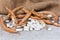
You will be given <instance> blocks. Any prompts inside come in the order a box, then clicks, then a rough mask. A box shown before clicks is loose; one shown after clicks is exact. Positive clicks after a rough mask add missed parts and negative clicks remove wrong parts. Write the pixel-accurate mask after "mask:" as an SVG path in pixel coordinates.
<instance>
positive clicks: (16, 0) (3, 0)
mask: <svg viewBox="0 0 60 40" xmlns="http://www.w3.org/2000/svg"><path fill="white" fill-rule="evenodd" d="M29 1H30V3H28V4H26V2H29ZM50 1H52V3H54V2H55V3H56V4H57V5H54V4H53V5H51V6H47V7H45V8H42V9H41V10H40V11H52V12H55V13H56V14H57V15H58V16H60V0H0V14H7V10H6V9H5V7H8V8H9V9H11V10H12V9H14V8H16V7H18V6H25V5H26V6H29V5H31V4H32V3H34V4H36V3H46V4H48V3H47V2H50ZM42 5H44V4H42ZM49 5H50V4H49ZM41 7H42V6H41Z"/></svg>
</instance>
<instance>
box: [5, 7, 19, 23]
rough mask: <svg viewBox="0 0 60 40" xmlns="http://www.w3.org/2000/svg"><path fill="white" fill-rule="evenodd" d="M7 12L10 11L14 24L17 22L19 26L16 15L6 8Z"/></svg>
mask: <svg viewBox="0 0 60 40" xmlns="http://www.w3.org/2000/svg"><path fill="white" fill-rule="evenodd" d="M6 10H7V11H9V13H10V14H11V17H13V18H14V22H15V23H16V24H18V20H17V18H16V16H15V14H14V13H13V12H12V11H11V10H10V9H9V8H7V7H6Z"/></svg>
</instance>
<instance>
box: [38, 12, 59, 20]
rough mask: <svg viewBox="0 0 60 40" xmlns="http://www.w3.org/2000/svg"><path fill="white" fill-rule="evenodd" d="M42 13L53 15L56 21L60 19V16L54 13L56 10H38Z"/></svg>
mask: <svg viewBox="0 0 60 40" xmlns="http://www.w3.org/2000/svg"><path fill="white" fill-rule="evenodd" d="M38 13H40V14H44V15H47V16H48V15H52V17H53V19H54V20H55V21H59V17H58V16H57V15H56V14H55V13H54V12H50V11H41V12H38Z"/></svg>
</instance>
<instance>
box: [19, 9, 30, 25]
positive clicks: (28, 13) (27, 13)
mask: <svg viewBox="0 0 60 40" xmlns="http://www.w3.org/2000/svg"><path fill="white" fill-rule="evenodd" d="M22 10H23V11H24V12H25V13H26V15H25V17H24V18H23V19H22V20H21V22H20V23H19V25H21V24H22V23H23V22H24V21H26V20H27V19H28V18H29V17H30V16H31V11H30V12H29V11H28V10H26V9H24V8H23V9H22Z"/></svg>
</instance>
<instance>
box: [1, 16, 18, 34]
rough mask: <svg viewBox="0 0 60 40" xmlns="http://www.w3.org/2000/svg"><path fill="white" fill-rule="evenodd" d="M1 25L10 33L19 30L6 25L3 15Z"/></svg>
mask: <svg viewBox="0 0 60 40" xmlns="http://www.w3.org/2000/svg"><path fill="white" fill-rule="evenodd" d="M0 25H1V26H2V28H3V29H4V30H5V31H7V32H10V33H16V32H17V31H16V28H12V29H11V28H8V27H7V26H6V24H5V23H4V19H3V17H0Z"/></svg>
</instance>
